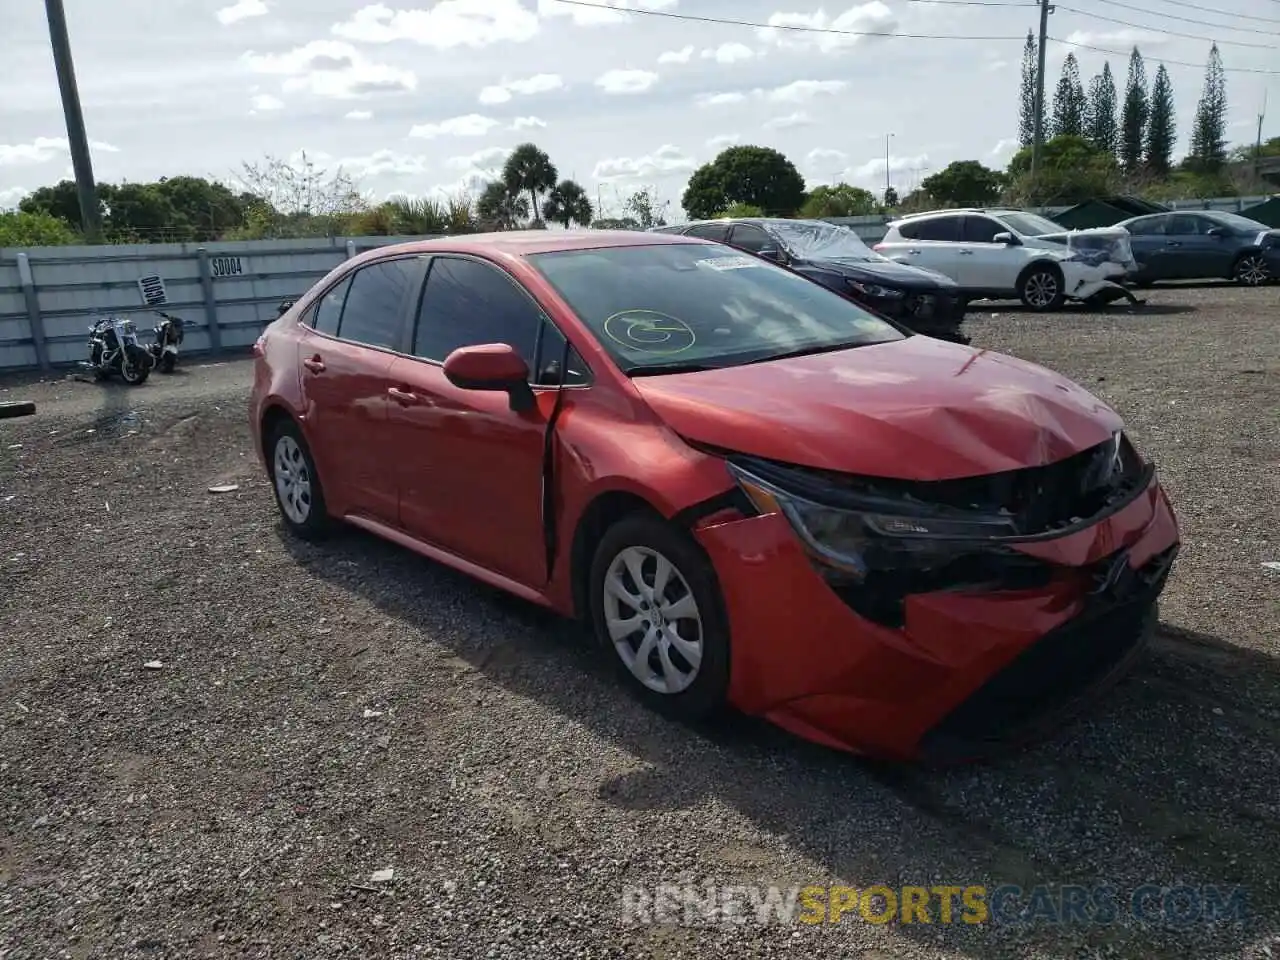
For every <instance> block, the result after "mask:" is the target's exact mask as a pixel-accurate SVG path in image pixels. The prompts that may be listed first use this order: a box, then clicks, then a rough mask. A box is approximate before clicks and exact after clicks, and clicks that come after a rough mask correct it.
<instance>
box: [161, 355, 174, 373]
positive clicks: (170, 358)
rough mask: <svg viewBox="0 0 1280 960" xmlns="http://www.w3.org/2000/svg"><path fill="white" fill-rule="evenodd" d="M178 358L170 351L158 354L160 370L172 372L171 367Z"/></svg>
mask: <svg viewBox="0 0 1280 960" xmlns="http://www.w3.org/2000/svg"><path fill="white" fill-rule="evenodd" d="M177 362H178V358H177V357H175V356H174V355H173V354H172V353H165V354H161V356H160V372H161V373H173V368H174V366H175V365H176V364H177Z"/></svg>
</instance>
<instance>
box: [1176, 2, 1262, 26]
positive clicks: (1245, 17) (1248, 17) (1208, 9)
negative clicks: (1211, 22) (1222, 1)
mask: <svg viewBox="0 0 1280 960" xmlns="http://www.w3.org/2000/svg"><path fill="white" fill-rule="evenodd" d="M1160 2H1161V3H1167V4H1169V6H1171V7H1184V8H1186V9H1187V10H1198V11H1199V12H1200V13H1212V14H1216V15H1219V16H1223V17H1235V18H1237V19H1239V20H1259V21H1261V22H1262V23H1280V18H1277V17H1259V16H1257V15H1256V14H1252V13H1229V12H1228V11H1226V10H1219V9H1217V8H1216V7H1202V6H1201V5H1200V4H1198V3H1189V2H1188V0H1160Z"/></svg>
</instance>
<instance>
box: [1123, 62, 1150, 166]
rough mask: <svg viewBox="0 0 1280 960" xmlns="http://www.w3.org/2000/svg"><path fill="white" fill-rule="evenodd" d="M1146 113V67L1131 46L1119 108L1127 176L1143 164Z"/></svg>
mask: <svg viewBox="0 0 1280 960" xmlns="http://www.w3.org/2000/svg"><path fill="white" fill-rule="evenodd" d="M1149 115H1150V108H1149V105H1148V102H1147V68H1146V64H1145V63H1143V60H1142V54H1141V53H1139V52H1138V48H1137V47H1134V48H1133V53H1131V54H1130V55H1129V77H1128V79H1127V81H1126V82H1125V86H1124V105H1123V106H1122V107H1121V110H1120V166H1121V167H1123V168H1124V172H1125V173H1127V174H1129V175H1130V176H1132V175H1133V174H1135V173H1137V172H1138V170H1139V169H1140V168H1141V166H1142V153H1143V148H1144V147H1145V146H1146V132H1147V117H1148V116H1149Z"/></svg>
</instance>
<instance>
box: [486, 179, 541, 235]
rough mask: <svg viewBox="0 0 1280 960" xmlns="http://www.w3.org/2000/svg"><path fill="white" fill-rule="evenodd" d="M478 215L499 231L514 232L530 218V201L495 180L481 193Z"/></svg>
mask: <svg viewBox="0 0 1280 960" xmlns="http://www.w3.org/2000/svg"><path fill="white" fill-rule="evenodd" d="M476 215H477V216H478V217H479V218H480V219H481V220H482V221H484V222H486V223H490V224H492V225H494V226H495V227H496V228H497V229H498V230H514V229H515V228H516V227H518V226H519V225H520V221H522V220H525V219H527V218H528V216H529V201H527V200H526V199H525V198H524V197H522V196H519V195H518V194H515V193H513V192H512V191H511V190H509V189H508V188H507V185H506V184H505V183H503V182H502V181H500V180H494V181H493V182H492V183H490V184H488V185H487V186H486V187H485V188H484V190H483V191H481V193H480V199H479V200H477V201H476Z"/></svg>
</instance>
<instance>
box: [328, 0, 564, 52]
mask: <svg viewBox="0 0 1280 960" xmlns="http://www.w3.org/2000/svg"><path fill="white" fill-rule="evenodd" d="M538 29H539V28H538V17H537V16H536V15H534V14H533V13H532V12H530V11H529V10H528V9H527V8H526V7H525V6H524V5H523V4H521V3H520V0H440V2H439V3H437V4H436V5H435V6H433V7H432V8H431V9H430V10H419V9H409V10H393V9H391V8H390V7H388V6H387V5H386V4H384V3H374V4H371V5H369V6H367V7H362V8H361V9H359V10H357V11H356V12H355V13H354V14H353V15H352V16H351V19H349V20H344V21H343V22H342V23H335V24H334V25H333V26H332V27H331V28H330V30H331V32H332V33H333V34H334V35H335V36H338V37H342V38H343V39H344V40H354V41H356V42H357V43H393V42H395V41H397V40H407V41H410V42H412V43H416V44H419V45H421V46H424V47H434V48H435V49H437V50H451V49H453V48H455V47H469V48H471V49H479V48H481V47H487V46H491V45H492V44H495V43H503V42H511V43H525V42H528V41H529V40H532V39H533V38H534V37H536V36H537V35H538Z"/></svg>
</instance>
